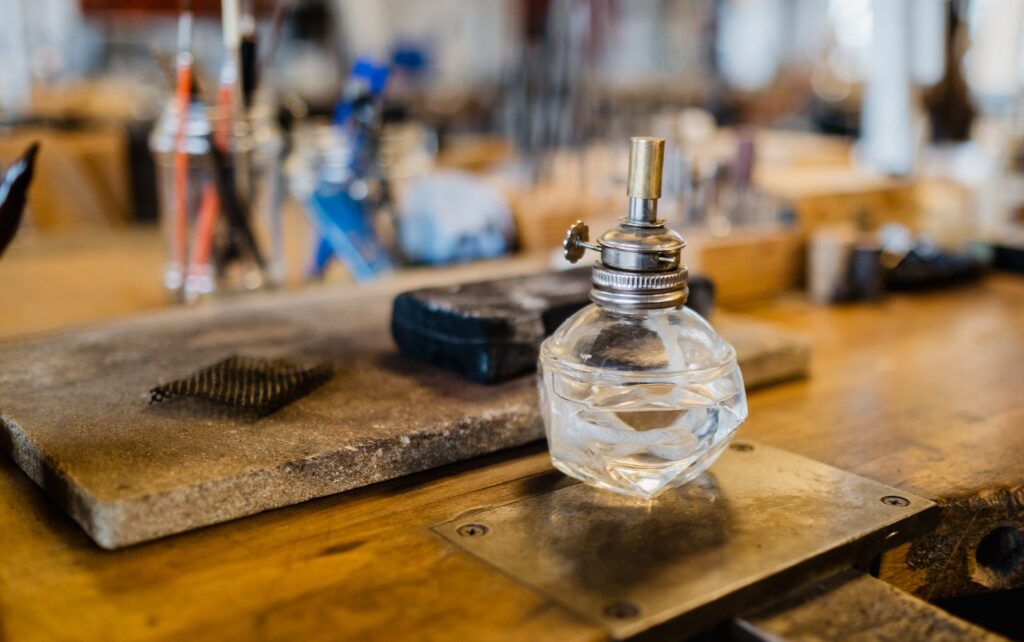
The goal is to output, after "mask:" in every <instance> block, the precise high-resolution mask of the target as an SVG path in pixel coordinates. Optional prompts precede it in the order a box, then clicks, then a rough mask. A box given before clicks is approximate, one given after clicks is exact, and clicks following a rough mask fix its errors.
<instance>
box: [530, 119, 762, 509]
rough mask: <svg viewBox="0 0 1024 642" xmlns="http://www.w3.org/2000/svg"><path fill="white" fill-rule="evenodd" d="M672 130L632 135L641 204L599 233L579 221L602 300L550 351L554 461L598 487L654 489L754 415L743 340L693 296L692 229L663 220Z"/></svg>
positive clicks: (716, 449)
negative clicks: (665, 135) (733, 340)
mask: <svg viewBox="0 0 1024 642" xmlns="http://www.w3.org/2000/svg"><path fill="white" fill-rule="evenodd" d="M664 150H665V141H664V140H662V139H658V138H649V137H637V138H633V139H632V143H631V149H630V157H629V179H628V184H627V189H626V194H627V196H628V197H629V213H628V216H626V217H625V218H622V219H620V224H619V225H618V226H617V227H615V228H614V229H611V230H608V231H607V232H605V233H604V234H603V235H602V236H601V237H600V238H599V239H598V240H597V243H596V244H593V243H590V242H589V239H588V229H587V226H586V225H584V224H583V223H582V222H581V221H577V222H576V223H575V224H574V225H573V226H572V227H571V228H569V231H568V233H567V234H566V238H565V242H564V244H563V247H564V249H565V257H566V258H567V259H568V260H569V261H570V262H573V263H575V262H576V261H578V260H580V259H581V258H582V257H583V255H584V254H585V252H586V250H593V251H596V252H600V254H601V257H600V260H598V261H597V262H595V264H594V267H593V276H592V280H593V288H592V290H591V295H590V298H591V300H592V301H593V303H592V304H591V305H588V306H587V307H585V308H583V309H582V310H580V311H579V312H577V313H576V314H575V315H573V316H572V317H570V318H569V319H568V320H567V321H566V322H565V323H564V324H562V326H561V327H559V328H558V330H556V331H555V333H554V334H552V335H551V336H550V337H549V338H548V339H547V340H545V341H544V343H543V345H542V346H541V351H540V364H539V386H540V400H541V411H542V415H543V418H544V427H545V430H546V432H547V438H548V446H549V448H550V451H551V460H552V462H553V463H554V465H555V467H556V468H558V469H559V470H561V471H562V472H564V473H565V474H567V475H569V476H571V477H575V478H577V479H580V480H582V481H583V482H586V483H588V484H591V485H593V486H598V487H600V488H605V489H608V490H611V491H615V492H618V493H622V494H625V495H630V496H634V497H639V498H644V499H650V498H653V497H656V496H657V495H659V494H660V493H663V492H665V491H666V490H668V489H670V488H674V487H676V486H680V485H682V484H685V483H686V482H688V481H690V480H692V479H694V478H695V477H697V476H698V475H700V474H701V473H702V472H704V471H705V470H706V469H707V468H708V467H709V466H710V465H711V464H712V463H714V461H715V459H717V458H718V456H719V455H720V454H721V453H722V450H723V449H724V448H725V447H726V445H727V444H728V442H729V441H730V439H731V438H732V436H733V435H734V434H735V432H736V430H737V428H739V426H740V424H741V423H743V421H744V420H745V419H746V417H747V399H746V393H745V392H744V389H743V377H742V375H741V373H740V369H739V366H738V365H737V362H736V351H735V350H734V349H733V347H732V346H731V345H729V343H727V342H726V341H725V340H724V339H722V337H720V336H719V335H718V333H717V332H715V330H714V329H713V328H712V327H711V326H710V325H709V324H708V323H707V321H705V320H704V319H703V318H702V317H701V316H700V315H699V314H697V313H696V312H693V311H692V310H690V309H689V308H686V307H684V305H683V304H684V303H686V297H687V291H688V290H687V270H686V267H684V266H683V265H682V262H681V256H680V254H681V251H682V249H683V246H684V245H685V243H684V241H683V238H682V237H681V236H680V235H679V234H678V233H676V232H675V231H673V230H670V229H668V228H667V227H666V226H665V221H663V220H659V219H658V216H657V214H658V198H660V196H661V172H662V159H663V156H664Z"/></svg>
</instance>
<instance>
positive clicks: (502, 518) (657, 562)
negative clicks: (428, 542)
mask: <svg viewBox="0 0 1024 642" xmlns="http://www.w3.org/2000/svg"><path fill="white" fill-rule="evenodd" d="M936 512H937V511H936V507H935V504H934V503H933V502H931V501H929V500H927V499H924V498H922V497H918V496H916V495H912V494H910V493H907V492H904V491H901V490H897V489H895V488H892V487H889V486H886V485H884V484H880V483H878V482H874V481H871V480H869V479H865V478H863V477H860V476H857V475H854V474H851V473H848V472H845V471H842V470H839V469H838V468H833V467H832V466H828V465H826V464H823V463H820V462H817V461H814V460H811V459H808V458H806V457H802V456H799V455H795V454H793V453H790V452H786V451H784V450H779V449H777V448H772V447H770V446H765V445H763V444H759V443H756V442H752V441H749V440H745V439H744V440H741V441H739V442H736V443H734V444H732V446H731V447H730V448H729V449H727V450H726V452H725V454H723V455H722V458H721V459H720V460H719V461H718V463H716V464H715V466H714V467H713V468H712V469H711V471H710V472H708V473H707V474H705V475H703V476H702V477H700V478H698V479H697V480H695V481H694V482H691V483H690V484H688V485H686V486H684V487H682V488H679V489H676V490H675V491H673V492H669V493H666V494H665V495H663V496H661V497H659V498H657V499H656V500H654V501H652V502H646V501H641V500H633V499H630V498H627V497H623V496H619V495H616V494H613V493H610V492H607V491H601V490H597V489H593V488H591V487H589V486H586V485H584V484H579V483H575V484H571V485H569V486H563V487H561V488H558V489H557V490H553V491H551V492H547V493H544V494H539V495H535V496H532V497H529V498H527V499H523V500H521V501H518V502H514V503H511V504H506V505H504V506H499V507H495V508H487V509H482V510H479V511H475V512H471V513H468V514H464V515H462V516H460V517H459V518H458V519H455V520H452V521H449V522H445V523H443V524H439V525H437V526H435V527H434V528H435V531H436V532H438V533H439V534H441V535H442V536H444V537H445V538H447V539H449V540H450V541H451V542H453V543H454V544H456V545H458V546H460V547H462V548H463V549H465V550H466V551H468V552H470V553H472V554H473V555H475V556H477V557H479V558H480V559H482V560H484V561H485V562H487V563H488V564H490V565H491V566H493V567H495V568H497V569H499V570H500V571H502V572H504V573H506V574H508V575H509V576H511V577H513V578H515V579H517V580H518V581H520V582H523V583H525V584H527V585H529V586H531V587H533V588H535V589H537V590H538V591H540V592H542V593H544V594H546V595H548V596H549V597H550V598H551V599H552V600H554V601H556V602H558V603H560V604H562V605H563V606H565V607H567V608H568V609H570V610H572V611H574V612H576V613H578V614H579V615H581V616H583V617H584V618H587V619H589V620H592V621H594V622H596V623H598V624H600V625H601V626H603V627H604V628H605V629H606V630H607V631H608V633H609V635H611V636H612V637H614V638H626V637H632V636H635V635H638V634H641V633H645V634H649V635H651V636H652V637H662V636H665V637H676V636H680V635H690V634H693V633H697V632H700V631H701V630H704V629H706V628H707V627H710V626H713V625H714V624H716V623H717V622H720V621H722V620H724V619H725V618H727V617H729V616H730V615H731V614H733V613H735V612H737V611H738V610H740V609H743V608H745V607H748V606H750V605H751V604H753V603H755V602H758V601H762V600H764V599H765V598H766V597H770V596H773V595H778V594H779V593H781V592H782V591H785V590H786V589H788V588H790V587H792V586H794V585H795V584H796V583H798V582H801V581H805V580H807V579H809V578H813V577H816V576H818V575H820V574H822V573H823V572H826V571H831V570H834V569H836V568H838V567H842V566H849V565H852V564H853V563H855V562H858V561H864V560H866V559H870V556H871V555H873V554H874V553H876V552H879V551H881V550H884V549H885V548H888V547H890V546H893V545H895V544H897V543H899V542H901V541H903V540H905V539H907V538H909V537H911V536H912V535H914V534H915V533H917V532H919V531H921V530H923V529H924V528H926V527H927V526H928V525H929V524H928V523H927V522H930V521H931V520H930V518H931V517H934V516H936Z"/></svg>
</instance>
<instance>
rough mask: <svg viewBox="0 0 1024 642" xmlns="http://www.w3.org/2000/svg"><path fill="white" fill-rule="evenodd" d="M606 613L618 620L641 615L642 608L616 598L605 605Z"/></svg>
mask: <svg viewBox="0 0 1024 642" xmlns="http://www.w3.org/2000/svg"><path fill="white" fill-rule="evenodd" d="M604 614H605V616H607V617H610V618H613V619H616V620H628V619H630V618H634V617H636V616H638V615H640V608H639V607H637V605H636V604H633V603H632V602H627V601H626V600H616V601H614V602H612V603H611V604H608V605H607V606H605V607H604Z"/></svg>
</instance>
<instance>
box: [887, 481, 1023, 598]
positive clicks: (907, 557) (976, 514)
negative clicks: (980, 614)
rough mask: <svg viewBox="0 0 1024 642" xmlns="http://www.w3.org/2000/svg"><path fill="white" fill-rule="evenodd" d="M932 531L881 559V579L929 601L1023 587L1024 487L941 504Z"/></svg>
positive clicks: (950, 500) (953, 499)
mask: <svg viewBox="0 0 1024 642" xmlns="http://www.w3.org/2000/svg"><path fill="white" fill-rule="evenodd" d="M939 506H940V510H941V513H942V520H941V522H940V523H939V525H938V527H937V528H936V529H934V530H933V531H931V532H930V533H928V534H926V535H924V536H922V537H920V538H918V539H916V540H914V541H912V542H909V543H906V544H904V545H902V546H899V547H897V548H895V549H893V550H891V551H889V552H887V553H886V554H884V555H883V556H882V558H881V561H880V564H879V567H878V575H879V577H880V578H881V579H883V580H885V581H886V582H889V583H890V584H893V585H894V586H897V587H899V588H901V589H903V590H905V591H908V592H909V593H912V594H913V595H916V596H917V597H920V598H921V599H923V600H926V601H932V600H939V599H943V598H949V597H960V596H964V595H971V594H977V593H984V592H988V591H997V590H1005V589H1011V588H1018V587H1020V586H1024V486H1014V487H1009V488H995V489H991V490H983V491H980V492H979V493H977V494H975V495H969V496H964V497H958V498H946V499H943V500H941V501H940V502H939Z"/></svg>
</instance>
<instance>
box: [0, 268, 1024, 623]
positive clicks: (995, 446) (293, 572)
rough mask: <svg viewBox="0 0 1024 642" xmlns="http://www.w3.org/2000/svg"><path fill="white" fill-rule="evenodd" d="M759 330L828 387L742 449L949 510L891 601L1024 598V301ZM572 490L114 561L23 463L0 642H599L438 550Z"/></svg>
mask: <svg viewBox="0 0 1024 642" xmlns="http://www.w3.org/2000/svg"><path fill="white" fill-rule="evenodd" d="M4 270H5V267H4V264H3V263H2V262H0V279H2V274H3V272H4ZM40 286H42V284H40ZM2 292H3V290H0V300H3V298H4V297H3V295H2ZM82 296H87V293H82ZM3 302H4V304H5V306H6V305H9V304H10V303H11V301H9V300H8V301H3ZM51 304H54V305H56V304H57V303H54V302H51ZM40 305H41V306H42V304H40ZM746 312H748V313H749V314H752V315H754V316H756V317H759V318H762V319H766V320H771V321H774V322H776V323H778V324H780V325H783V326H786V327H789V328H791V329H794V330H797V331H800V332H803V333H804V334H806V335H807V336H809V337H810V338H811V339H812V340H813V342H814V349H815V352H814V356H813V362H812V376H811V377H810V378H808V379H806V380H803V381H796V382H792V383H788V384H783V385H780V386H777V387H774V388H769V389H765V390H760V391H756V392H754V393H752V395H751V397H750V418H749V420H748V422H747V423H746V424H745V425H744V426H743V428H742V429H741V434H742V435H744V436H748V437H752V438H755V439H758V440H762V441H764V442H767V443H770V444H772V445H775V446H779V447H782V448H786V449H789V450H792V451H795V452H798V453H801V454H804V455H808V456H810V457H813V458H815V459H818V460H821V461H824V462H826V463H829V464H833V465H835V466H838V467H841V468H844V469H847V470H850V471H854V472H857V473H860V474H863V475H865V476H868V477H871V478H874V479H877V480H879V481H882V482H885V483H887V484H890V485H893V486H896V487H900V488H904V489H907V490H909V491H912V492H915V493H918V494H921V495H924V496H926V497H929V498H931V499H934V500H935V501H937V502H939V503H940V504H941V505H942V506H943V511H942V523H941V524H940V526H939V527H938V529H937V530H936V531H935V532H934V533H933V534H931V535H928V536H926V537H925V538H923V539H922V540H919V541H916V542H911V543H910V544H907V545H904V546H902V547H900V548H899V549H896V550H894V551H892V552H891V553H888V554H886V555H885V556H884V557H883V558H882V560H881V563H880V565H879V572H880V576H881V577H882V578H883V579H886V580H888V581H890V582H892V583H893V584H895V585H896V586H898V587H900V588H904V589H906V590H909V591H911V592H913V593H915V594H917V595H919V596H921V597H925V598H938V597H942V596H949V595H961V594H965V593H969V592H972V591H981V590H986V589H988V588H998V587H1002V586H1021V585H1024V563H1019V564H1017V565H1016V566H1012V565H1011V566H1009V567H1006V568H1004V567H1000V566H998V565H996V566H991V567H990V566H986V565H984V564H981V563H979V561H978V556H977V555H976V554H975V550H976V548H977V547H978V545H979V542H981V541H982V539H983V538H984V537H985V536H986V535H988V534H989V533H990V532H992V531H993V529H995V528H997V527H1010V528H1017V529H1024V510H1022V508H1021V506H1022V505H1024V430H1022V429H1024V279H1020V278H1016V277H1010V276H999V275H996V276H991V277H989V278H988V279H987V280H985V281H984V282H983V283H981V284H978V285H975V286H971V287H967V288H962V289H956V290H949V291H944V292H939V293H931V294H923V295H898V296H890V297H889V298H887V299H886V300H885V301H884V302H882V303H879V304H873V305H872V304H864V305H851V306H844V307H833V308H827V307H821V306H816V305H813V304H810V303H808V302H806V301H805V300H804V299H803V298H802V297H801V296H798V295H792V296H787V297H784V298H782V299H780V300H778V301H775V302H772V303H766V304H763V305H759V306H756V307H753V308H750V309H748V310H746ZM50 313H52V310H51V311H50ZM39 314H41V315H42V318H47V319H52V318H53V317H51V316H47V313H45V312H44V311H43V310H42V309H41V308H40V311H39ZM72 318H74V319H76V320H80V319H79V318H78V317H74V315H72ZM90 318H91V319H93V320H95V318H96V315H95V314H93V316H92V317H90ZM0 323H2V321H0ZM2 334H3V327H2V325H0V335H2ZM6 340H10V339H9V338H8V339H6ZM2 367H17V364H3V366H2ZM0 403H2V400H0ZM556 478H557V476H556V474H555V473H553V472H552V469H551V467H550V464H549V462H548V458H547V453H546V451H545V450H544V446H543V444H542V443H539V444H535V445H532V446H527V447H525V448H522V449H519V450H515V451H509V452H504V453H500V454H497V455H492V456H488V457H484V458H480V459H478V460H473V461H470V462H466V463H463V464H458V465H454V466H449V467H446V468H443V469H438V470H435V471H431V472H428V473H423V474H418V475H414V476H410V477H406V478H401V479H397V480H394V481H391V482H386V483H382V484H377V485H374V486H371V487H367V488H363V489H359V490H355V491H351V492H348V493H344V494H341V495H337V496H333V497H328V498H324V499H319V500H315V501H311V502H308V503H305V504H302V505H299V506H294V507H290V508H284V509H279V510H275V511H271V512H268V513H264V514H261V515H257V516H254V517H249V518H245V519H241V520H237V521H235V522H231V523H228V524H223V525H219V526H213V527H209V528H205V529H202V530H199V531H197V532H193V533H189V534H185V535H180V536H174V537H170V538H167V539H164V540H160V541H157V542H153V543H150V544H144V545H140V546H135V547H131V548H129V549H126V550H122V551H117V552H109V551H103V550H101V549H99V548H98V547H97V546H96V545H94V544H93V543H92V542H91V541H90V540H89V539H88V538H87V537H86V535H85V534H84V533H83V532H82V531H81V530H80V529H79V528H78V527H77V525H75V524H74V523H73V522H72V521H71V520H70V519H69V518H68V517H67V516H66V515H65V514H64V513H63V512H62V511H61V510H60V509H59V508H57V507H56V506H55V505H54V504H53V503H51V502H50V501H49V500H48V499H47V497H46V496H45V495H44V493H43V491H41V490H40V489H39V488H37V487H36V486H35V484H33V483H32V482H31V481H30V480H29V479H28V478H27V477H26V476H25V475H24V474H22V473H21V471H19V470H18V469H17V468H16V467H15V466H14V464H12V463H11V462H10V461H8V460H7V459H6V458H4V459H3V460H0V511H2V515H3V519H0V542H3V545H2V546H0V640H2V639H10V640H35V639H38V640H71V639H105V640H110V639H175V640H180V639H198V640H203V639H210V640H226V639H241V640H254V639H260V640H263V639H266V640H286V639H304V640H308V639H338V638H344V639H359V640H369V639H389V640H390V639H416V640H452V639H466V640H475V639H516V640H522V639H530V640H558V641H559V642H564V641H568V640H588V639H601V638H602V637H603V633H602V631H601V630H600V629H599V628H597V627H596V626H594V625H593V624H590V623H588V622H586V621H583V620H581V619H579V618H578V617H577V616H575V615H573V614H572V613H570V612H568V611H566V610H564V609H563V608H561V607H559V606H558V605H557V604H555V603H554V602H552V601H551V600H550V599H547V598H546V597H545V596H543V595H541V594H539V593H537V592H534V591H533V590H531V589H529V588H527V587H526V586H524V585H522V584H519V583H517V582H515V581H514V580H512V579H510V578H508V577H506V576H504V575H501V574H500V573H498V572H497V571H495V570H493V569H491V568H490V567H488V566H486V565H485V564H483V563H482V562H480V561H478V560H477V559H476V558H473V557H471V556H469V555H467V554H465V553H463V552H460V551H459V550H458V549H456V548H455V547H453V546H452V545H450V544H449V543H448V542H447V541H446V540H444V539H442V538H441V537H440V536H438V535H437V534H436V533H434V532H433V531H431V526H433V525H435V524H438V523H440V522H444V521H447V520H450V519H453V518H455V517H457V516H458V515H460V514H461V513H464V512H466V511H469V510H472V509H477V508H480V507H485V506H493V505H498V504H502V503H507V502H510V501H515V500H517V499H520V498H522V497H524V496H527V495H529V494H532V493H537V492H541V490H539V489H540V488H541V487H545V483H544V482H550V481H551V480H553V479H556ZM982 559H984V558H982Z"/></svg>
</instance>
